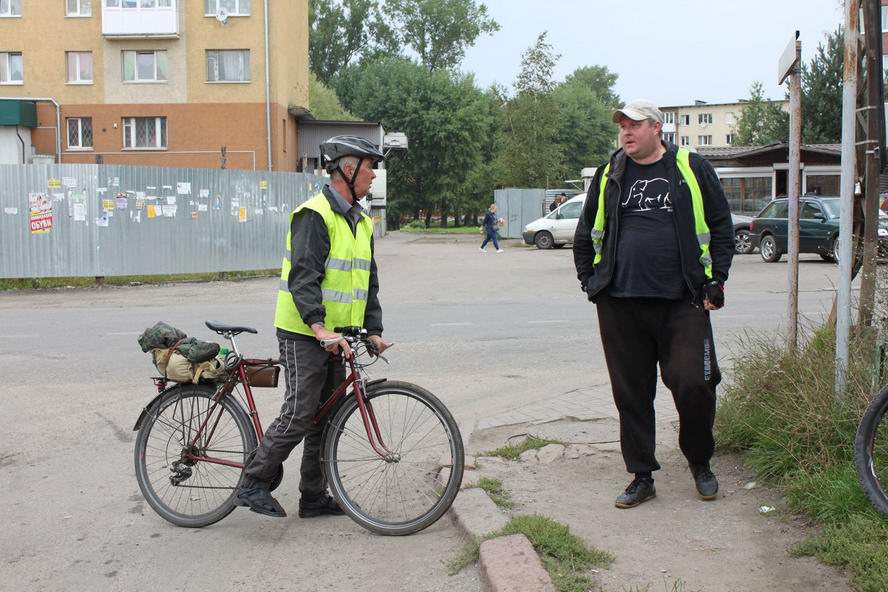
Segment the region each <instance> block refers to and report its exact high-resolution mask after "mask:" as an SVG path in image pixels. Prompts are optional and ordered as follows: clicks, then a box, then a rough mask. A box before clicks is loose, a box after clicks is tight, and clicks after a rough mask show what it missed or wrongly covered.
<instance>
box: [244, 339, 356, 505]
mask: <svg viewBox="0 0 888 592" xmlns="http://www.w3.org/2000/svg"><path fill="white" fill-rule="evenodd" d="M278 341H279V346H280V351H281V360H282V361H283V362H284V378H285V380H286V384H287V392H286V395H285V397H284V404H283V406H282V407H281V412H280V415H279V416H278V418H277V419H275V420H274V421H273V422H272V423H271V425H270V426H268V429H267V430H265V437H264V438H262V442H260V443H259V448H258V449H257V450H256V456H255V457H254V458H253V461H252V462H251V463H250V464H249V465H247V467H246V468H245V469H244V474H245V475H246V477H247V479H246V482H245V486H246V487H253V486H255V485H257V484H258V483H265V484H267V483H270V482H271V481H272V479H274V476H275V474H276V473H277V470H278V466H280V465H281V464H282V463H283V462H284V461H285V460H286V459H287V457H288V456H290V453H291V452H292V451H293V449H294V448H296V446H298V445H299V443H300V442H302V441H303V439H304V440H305V445H304V446H303V449H302V467H301V469H300V473H301V477H302V478H301V480H300V481H299V491H301V492H302V494H303V495H305V496H308V497H312V496H316V495H318V494H320V493H323V492H324V491H325V490H326V488H327V481H326V479H325V478H324V470H323V467H321V459H320V454H321V445H322V442H321V439H322V437H323V430H324V422H321V423H319V424H317V425H315V423H314V416H315V413H317V411H318V409H319V408H320V406H321V403H322V402H324V401H326V400H327V398H328V397H329V396H330V394H331V393H332V392H333V390H335V389H336V387H337V386H339V385H340V384H341V383H342V381H343V380H345V367H344V366H343V365H342V363H341V362H339V358H333V357H332V356H331V355H330V354H329V353H328V352H327V351H326V350H324V348H322V347H321V345H320V343H318V341H317V339H315V338H314V337H308V336H306V337H305V338H304V339H302V338H296V339H281V338H278Z"/></svg>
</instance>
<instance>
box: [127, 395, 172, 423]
mask: <svg viewBox="0 0 888 592" xmlns="http://www.w3.org/2000/svg"><path fill="white" fill-rule="evenodd" d="M165 393H166V390H164V391H163V392H160V393H158V394H157V396H156V397H154V398H153V399H151V402H150V403H148V404H147V405H145V408H144V409H142V413H140V414H139V419H137V420H136V425H134V426H133V431H134V432H138V431H139V428H141V427H142V422H143V421H145V416H147V415H148V410H149V409H151V408H152V407H154V404H155V403H157V400H158V399H160V398H161V397H162V396H164V394H165Z"/></svg>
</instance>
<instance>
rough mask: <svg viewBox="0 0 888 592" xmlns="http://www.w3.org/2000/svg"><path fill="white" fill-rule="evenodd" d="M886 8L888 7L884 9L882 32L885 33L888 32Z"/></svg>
mask: <svg viewBox="0 0 888 592" xmlns="http://www.w3.org/2000/svg"><path fill="white" fill-rule="evenodd" d="M886 8H888V6H883V7H882V32H883V33H886V32H888V11H886V10H885V9H886Z"/></svg>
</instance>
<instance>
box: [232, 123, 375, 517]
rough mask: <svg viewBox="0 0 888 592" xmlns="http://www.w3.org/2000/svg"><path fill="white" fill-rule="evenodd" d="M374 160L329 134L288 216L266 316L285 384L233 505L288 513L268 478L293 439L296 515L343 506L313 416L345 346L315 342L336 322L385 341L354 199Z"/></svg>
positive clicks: (371, 151) (368, 229) (367, 229)
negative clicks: (320, 181) (319, 182)
mask: <svg viewBox="0 0 888 592" xmlns="http://www.w3.org/2000/svg"><path fill="white" fill-rule="evenodd" d="M383 158H384V157H383V154H382V153H381V152H380V151H379V150H378V149H377V148H376V147H375V146H374V145H373V144H372V143H370V142H369V141H367V140H366V139H364V138H359V137H357V136H334V137H332V138H330V139H329V140H327V141H326V142H324V143H323V144H321V164H322V166H323V167H324V169H325V170H326V171H327V173H329V174H330V183H329V184H327V185H325V186H324V188H323V190H322V191H321V192H320V193H319V194H318V195H316V196H315V197H313V198H312V199H310V200H308V201H307V202H305V203H303V204H301V205H300V206H298V207H297V208H296V209H295V210H293V212H291V213H290V231H289V233H288V234H287V243H286V255H285V257H284V260H283V265H282V268H281V278H280V288H279V291H278V299H277V307H276V309H275V319H274V324H275V327H277V336H278V341H279V346H280V352H281V360H282V362H283V364H284V370H285V379H286V385H287V390H286V395H285V399H284V404H283V406H282V407H281V412H280V415H279V416H278V418H277V419H275V420H274V422H272V424H271V425H270V426H269V427H268V429H267V430H266V432H265V436H264V437H263V439H262V442H260V444H259V447H258V448H257V450H256V454H255V456H254V458H253V459H252V460H251V461H250V462H249V463H248V464H247V466H246V468H245V469H244V484H243V486H242V489H241V491H240V492H239V494H238V496H237V498H238V501H239V502H240V503H241V505H244V506H247V507H249V508H250V509H251V510H252V511H254V512H258V513H259V514H264V515H266V516H274V517H284V516H286V515H287V514H286V512H285V511H284V509H283V507H281V505H280V503H278V501H277V500H276V499H275V498H274V497H273V496H272V495H271V491H270V489H271V483H272V482H273V481H274V479H275V477H276V476H277V475H278V474H279V471H280V470H281V464H282V463H283V462H284V460H286V458H287V457H288V456H289V455H290V453H291V452H292V451H293V449H294V448H295V447H296V446H297V445H298V444H299V443H300V442H302V441H304V443H305V444H304V446H303V453H302V466H301V470H300V472H301V480H300V482H299V491H300V492H301V494H302V497H301V499H300V500H299V517H300V518H311V517H314V516H320V515H322V514H333V515H341V514H342V513H343V512H342V510H341V509H340V508H339V506H338V505H337V504H336V502H335V501H334V500H333V498H332V497H330V495H329V494H328V493H327V483H326V479H325V478H324V471H323V468H322V467H321V462H320V448H321V438H322V431H323V425H322V424H321V425H315V424H314V421H313V419H314V415H315V413H316V412H317V411H318V408H319V407H320V404H321V402H322V401H324V400H326V398H327V397H328V396H329V395H330V394H331V392H332V390H333V389H334V388H335V387H336V386H337V385H339V384H340V383H341V382H342V381H343V380H344V379H345V368H344V367H343V365H342V364H341V363H339V362H338V357H337V356H336V354H338V353H339V352H340V348H341V349H342V352H343V353H345V354H348V353H349V352H350V349H349V346H348V344H347V343H345V342H344V341H341V342H338V343H334V344H333V345H330V346H328V347H327V348H326V349H325V348H324V347H322V346H321V344H320V342H321V341H322V340H329V339H335V338H337V337H338V335H337V334H336V333H334V332H333V329H334V328H335V327H346V326H360V327H364V328H365V329H366V330H367V332H368V334H369V338H370V340H371V341H373V342H374V344H375V345H376V347H377V348H378V350H379V352H380V353H381V352H382V351H384V350H385V348H386V347H387V344H386V343H385V342H384V341H383V340H382V337H381V336H382V309H381V308H380V305H379V299H378V298H377V293H378V291H379V282H378V280H377V275H376V262H375V260H374V258H373V223H372V222H371V220H370V217H369V216H368V215H367V214H366V213H365V212H364V209H363V208H362V207H361V205H360V204H359V203H358V200H359V199H361V198H363V197H364V196H366V195H367V194H368V193H369V191H370V183H371V182H372V181H373V179H374V178H375V177H376V175H375V174H374V172H373V166H374V164H376V163H377V162H380V161H382V160H383Z"/></svg>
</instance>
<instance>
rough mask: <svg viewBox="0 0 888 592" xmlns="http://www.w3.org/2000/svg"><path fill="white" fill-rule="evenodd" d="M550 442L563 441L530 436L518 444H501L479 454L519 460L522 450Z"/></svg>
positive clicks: (557, 442) (540, 446) (539, 446)
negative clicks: (494, 448)
mask: <svg viewBox="0 0 888 592" xmlns="http://www.w3.org/2000/svg"><path fill="white" fill-rule="evenodd" d="M548 444H561V442H559V441H557V440H546V439H544V438H536V437H534V436H528V437H527V438H525V439H524V440H522V441H521V442H519V443H518V444H507V445H506V446H501V447H500V448H497V449H496V450H490V451H488V452H482V453H481V454H480V455H479V456H499V457H500V458H504V459H506V460H518V457H519V456H521V453H522V452H525V451H527V450H533V449H535V448H542V447H543V446H546V445H548Z"/></svg>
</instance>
